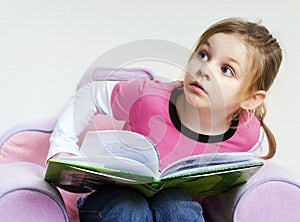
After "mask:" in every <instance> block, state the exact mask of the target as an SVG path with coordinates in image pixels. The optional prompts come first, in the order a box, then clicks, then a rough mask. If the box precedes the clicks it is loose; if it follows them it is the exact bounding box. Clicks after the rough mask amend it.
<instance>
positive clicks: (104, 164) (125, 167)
mask: <svg viewBox="0 0 300 222" xmlns="http://www.w3.org/2000/svg"><path fill="white" fill-rule="evenodd" d="M57 160H59V161H63V162H64V163H67V164H69V165H74V164H76V165H79V166H81V167H82V168H83V169H84V168H86V167H87V166H89V167H93V168H95V169H99V168H107V169H113V170H121V171H125V172H131V173H136V174H141V175H145V176H149V177H154V176H155V174H154V173H153V172H152V171H151V170H150V169H149V168H148V167H147V166H146V165H144V164H142V163H140V162H138V161H135V160H132V159H129V158H124V157H113V156H102V157H91V158H84V157H77V156H70V157H58V158H57Z"/></svg>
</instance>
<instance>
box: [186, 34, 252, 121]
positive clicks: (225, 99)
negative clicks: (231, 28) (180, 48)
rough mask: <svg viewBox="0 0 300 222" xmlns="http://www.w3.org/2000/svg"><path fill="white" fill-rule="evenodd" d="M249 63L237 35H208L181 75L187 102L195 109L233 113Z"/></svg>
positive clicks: (245, 51) (240, 97)
mask: <svg viewBox="0 0 300 222" xmlns="http://www.w3.org/2000/svg"><path fill="white" fill-rule="evenodd" d="M251 63H252V61H251V60H250V61H249V57H248V53H247V47H246V45H245V44H244V43H243V42H242V41H241V39H239V38H238V37H237V36H234V35H229V34H224V33H216V34H214V35H212V36H211V37H209V38H208V39H207V41H205V42H204V43H203V44H202V45H200V47H199V49H198V51H197V53H195V55H194V56H193V57H192V58H191V60H190V62H189V65H188V70H187V72H186V74H185V78H184V90H185V97H186V100H187V102H188V103H189V104H191V105H193V106H194V107H195V108H197V109H198V110H203V109H204V108H206V109H209V110H210V112H214V113H216V114H218V115H219V114H220V112H222V114H223V115H226V116H228V115H231V114H233V113H234V112H235V111H236V110H237V109H238V108H240V103H241V102H242V95H240V93H239V92H240V89H241V86H242V83H243V80H244V79H245V78H246V76H247V75H248V73H249V68H250V67H249V66H248V64H251Z"/></svg>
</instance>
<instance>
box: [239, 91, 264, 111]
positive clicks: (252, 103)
mask: <svg viewBox="0 0 300 222" xmlns="http://www.w3.org/2000/svg"><path fill="white" fill-rule="evenodd" d="M265 98H266V91H264V90H259V91H256V92H254V93H253V94H252V95H251V96H249V97H248V98H246V99H245V100H243V101H242V102H241V103H240V107H241V108H242V109H244V110H253V109H255V108H256V107H258V106H259V105H260V104H262V103H263V101H264V100H265Z"/></svg>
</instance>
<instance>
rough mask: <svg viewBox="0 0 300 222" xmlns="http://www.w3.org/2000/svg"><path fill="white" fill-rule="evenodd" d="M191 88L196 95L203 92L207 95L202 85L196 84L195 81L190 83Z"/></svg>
mask: <svg viewBox="0 0 300 222" xmlns="http://www.w3.org/2000/svg"><path fill="white" fill-rule="evenodd" d="M191 87H192V89H193V90H194V91H196V92H197V93H203V92H204V93H206V94H207V92H206V91H205V90H204V88H203V87H202V85H201V84H200V83H199V82H197V81H195V82H192V83H191Z"/></svg>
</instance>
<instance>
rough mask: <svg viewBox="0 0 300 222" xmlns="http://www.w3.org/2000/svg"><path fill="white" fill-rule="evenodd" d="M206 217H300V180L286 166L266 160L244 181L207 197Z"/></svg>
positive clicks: (239, 221)
mask: <svg viewBox="0 0 300 222" xmlns="http://www.w3.org/2000/svg"><path fill="white" fill-rule="evenodd" d="M203 208H204V213H205V217H206V220H207V221H212V222H213V221H217V222H222V221H226V222H228V221H234V222H250V221H272V222H282V221H289V222H296V221H300V211H299V208H300V180H299V178H297V177H295V176H294V175H292V174H291V173H290V172H288V171H287V170H285V169H283V168H281V167H279V166H277V165H275V164H273V163H271V161H265V165H264V166H263V167H262V168H261V169H260V170H259V171H258V172H257V173H256V174H255V175H254V176H253V177H252V178H251V179H250V180H249V181H248V182H247V183H245V184H242V185H239V186H237V187H234V188H232V189H230V190H228V191H226V192H224V193H222V194H219V195H215V196H210V197H206V198H204V200H203Z"/></svg>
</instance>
